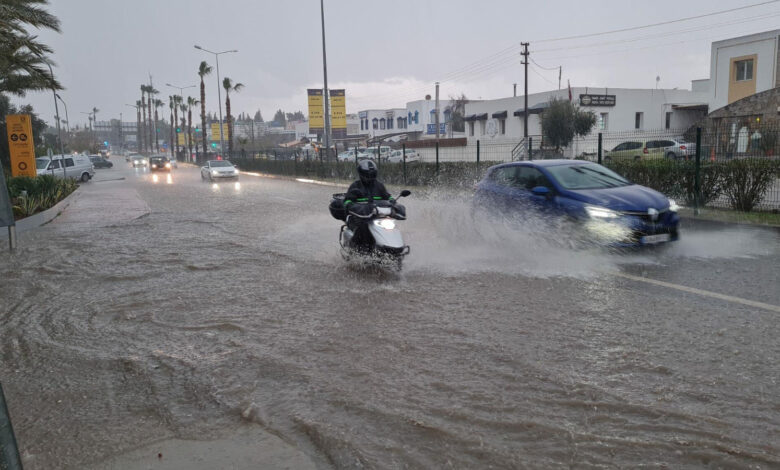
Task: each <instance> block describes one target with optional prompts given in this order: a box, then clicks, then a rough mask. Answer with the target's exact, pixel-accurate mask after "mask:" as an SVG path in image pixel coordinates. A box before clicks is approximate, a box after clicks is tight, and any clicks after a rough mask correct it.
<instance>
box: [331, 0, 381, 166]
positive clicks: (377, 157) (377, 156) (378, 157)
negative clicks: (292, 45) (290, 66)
mask: <svg viewBox="0 0 780 470" xmlns="http://www.w3.org/2000/svg"><path fill="white" fill-rule="evenodd" d="M320 18H321V20H322V74H323V79H324V83H323V84H324V85H325V90H324V92H323V97H322V102H323V103H324V104H325V155H330V112H329V109H328V105H329V104H330V103H328V101H329V93H328V60H327V57H326V55H325V3H324V0H320ZM377 158H379V157H378V156H377Z"/></svg>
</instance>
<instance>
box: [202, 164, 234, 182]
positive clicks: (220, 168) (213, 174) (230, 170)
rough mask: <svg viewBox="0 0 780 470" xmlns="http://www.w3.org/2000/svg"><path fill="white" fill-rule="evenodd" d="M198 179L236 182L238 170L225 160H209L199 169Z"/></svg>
mask: <svg viewBox="0 0 780 470" xmlns="http://www.w3.org/2000/svg"><path fill="white" fill-rule="evenodd" d="M200 179H202V180H204V181H205V180H209V181H214V180H217V179H235V180H238V168H236V167H235V166H233V164H232V163H230V162H229V161H227V160H209V161H208V162H206V165H205V166H202V167H201V168H200Z"/></svg>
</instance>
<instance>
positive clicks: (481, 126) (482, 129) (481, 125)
mask: <svg viewBox="0 0 780 470" xmlns="http://www.w3.org/2000/svg"><path fill="white" fill-rule="evenodd" d="M479 134H480V135H485V121H479Z"/></svg>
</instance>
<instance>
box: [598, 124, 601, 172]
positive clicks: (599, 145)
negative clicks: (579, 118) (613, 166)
mask: <svg viewBox="0 0 780 470" xmlns="http://www.w3.org/2000/svg"><path fill="white" fill-rule="evenodd" d="M601 150H602V147H601V132H599V154H598V155H599V165H601Z"/></svg>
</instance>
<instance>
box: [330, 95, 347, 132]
mask: <svg viewBox="0 0 780 470" xmlns="http://www.w3.org/2000/svg"><path fill="white" fill-rule="evenodd" d="M330 116H331V120H330V122H331V129H332V130H333V137H336V138H343V137H346V136H347V102H346V93H345V90H343V89H342V90H330Z"/></svg>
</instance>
